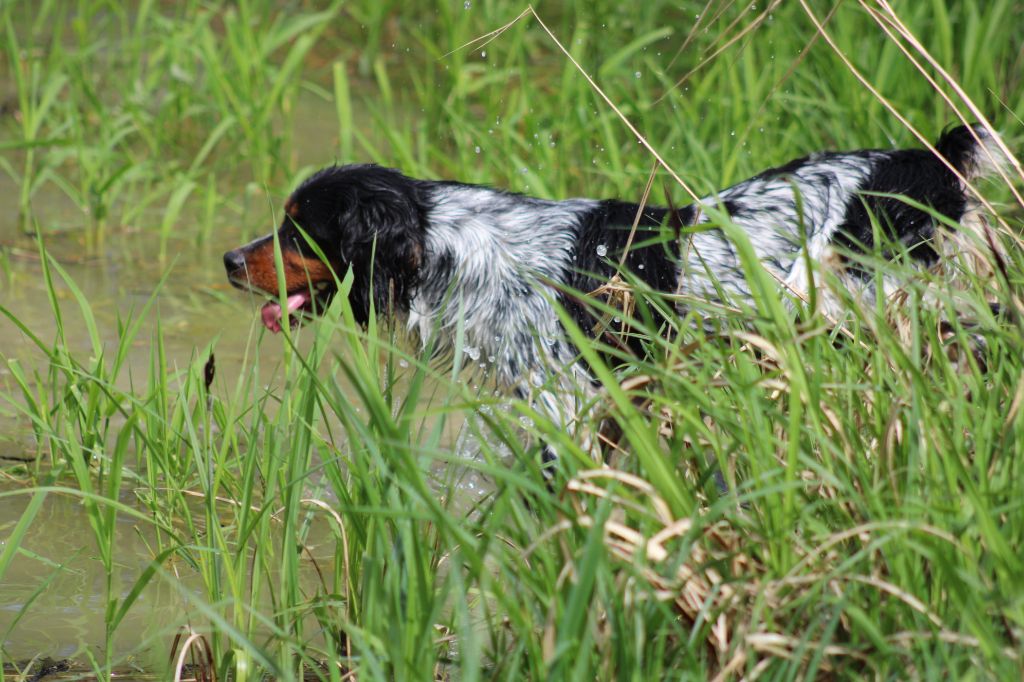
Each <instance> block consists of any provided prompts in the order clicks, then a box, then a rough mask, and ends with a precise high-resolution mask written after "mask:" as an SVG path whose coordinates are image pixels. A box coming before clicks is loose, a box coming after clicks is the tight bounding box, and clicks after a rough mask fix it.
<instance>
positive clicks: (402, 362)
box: [398, 358, 409, 367]
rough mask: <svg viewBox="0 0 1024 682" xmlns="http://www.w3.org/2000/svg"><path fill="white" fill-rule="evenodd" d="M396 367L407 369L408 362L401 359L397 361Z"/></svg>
mask: <svg viewBox="0 0 1024 682" xmlns="http://www.w3.org/2000/svg"><path fill="white" fill-rule="evenodd" d="M398 366H399V367H408V366H409V361H408V360H406V359H405V358H402V359H401V360H399V361H398Z"/></svg>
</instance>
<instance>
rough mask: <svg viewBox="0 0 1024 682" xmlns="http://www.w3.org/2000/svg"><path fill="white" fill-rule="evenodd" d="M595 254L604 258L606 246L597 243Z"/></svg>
mask: <svg viewBox="0 0 1024 682" xmlns="http://www.w3.org/2000/svg"><path fill="white" fill-rule="evenodd" d="M597 255H598V256H601V257H602V258H604V257H605V256H606V255H608V247H607V246H605V245H604V244H598V245H597Z"/></svg>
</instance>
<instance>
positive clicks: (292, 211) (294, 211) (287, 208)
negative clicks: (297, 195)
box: [284, 197, 299, 220]
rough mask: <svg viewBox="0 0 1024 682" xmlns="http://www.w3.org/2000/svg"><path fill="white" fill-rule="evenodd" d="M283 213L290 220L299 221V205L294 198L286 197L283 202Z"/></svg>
mask: <svg viewBox="0 0 1024 682" xmlns="http://www.w3.org/2000/svg"><path fill="white" fill-rule="evenodd" d="M284 212H285V213H287V214H288V215H289V216H290V217H291V219H292V220H298V219H299V204H298V203H297V202H296V201H295V199H294V198H292V197H288V199H287V201H285V202H284Z"/></svg>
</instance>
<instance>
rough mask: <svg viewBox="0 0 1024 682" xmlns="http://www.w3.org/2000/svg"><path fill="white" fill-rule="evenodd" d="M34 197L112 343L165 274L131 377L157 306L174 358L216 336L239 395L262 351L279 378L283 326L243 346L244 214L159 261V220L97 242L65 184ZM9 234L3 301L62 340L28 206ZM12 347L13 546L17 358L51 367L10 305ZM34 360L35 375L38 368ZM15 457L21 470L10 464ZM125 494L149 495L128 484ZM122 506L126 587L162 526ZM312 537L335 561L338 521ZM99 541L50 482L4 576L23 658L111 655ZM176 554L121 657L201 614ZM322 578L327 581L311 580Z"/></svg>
mask: <svg viewBox="0 0 1024 682" xmlns="http://www.w3.org/2000/svg"><path fill="white" fill-rule="evenodd" d="M16 196H17V187H15V186H14V185H13V183H11V181H10V180H9V179H7V178H6V177H2V176H0V198H2V197H16ZM273 202H277V203H280V201H279V198H269V199H268V198H266V197H264V198H263V202H262V203H263V205H265V206H267V207H268V208H267V210H266V217H265V218H264V219H263V220H262V222H263V223H265V224H264V225H263V226H262V227H257V228H256V229H253V230H250V231H249V232H250V233H253V232H257V231H268V230H269V229H271V227H272V225H271V222H270V220H271V213H270V209H269V206H270V205H271V204H272V203H273ZM11 203H12V204H13V203H14V202H13V201H12V202H11ZM35 204H36V205H37V206H38V207H39V214H40V216H41V218H40V227H41V229H42V232H43V233H44V235H45V236H44V239H45V244H46V247H47V249H48V251H49V252H50V254H51V255H52V256H53V257H54V258H55V259H56V260H57V261H58V262H59V263H60V264H61V266H62V267H63V268H64V269H65V270H66V271H67V273H68V275H69V276H70V277H71V278H72V279H73V280H74V282H75V284H76V285H77V286H78V287H79V288H80V289H81V291H82V292H83V294H84V295H85V297H86V298H87V299H88V301H89V304H90V306H91V308H92V310H93V313H94V315H95V317H96V323H97V326H98V328H99V332H100V334H101V336H102V337H103V339H104V343H105V344H109V346H110V347H113V346H115V345H116V339H117V329H118V320H119V318H120V319H122V320H124V319H125V318H127V317H128V316H129V314H131V313H132V311H134V312H135V313H138V311H140V310H141V308H142V307H143V305H144V304H145V303H146V301H147V300H148V299H149V298H150V296H152V294H153V292H154V288H155V287H156V285H157V283H158V282H159V281H160V279H161V277H162V276H164V275H165V274H166V276H167V278H166V282H165V284H164V286H163V288H162V289H161V290H160V292H159V294H158V296H157V301H156V306H155V307H154V309H153V310H151V311H150V313H149V314H148V315H147V318H146V320H145V322H144V324H143V327H142V331H141V332H140V333H139V334H138V336H137V338H136V341H135V343H134V344H133V346H132V348H131V351H130V355H129V358H128V361H127V363H126V370H124V371H122V373H121V376H120V378H119V381H120V382H123V384H124V386H122V387H123V388H127V387H129V386H130V385H131V383H129V382H135V385H137V386H145V385H147V383H148V374H149V365H150V359H151V353H152V339H153V335H154V334H155V330H156V319H157V316H159V320H160V324H161V329H162V336H163V339H164V343H165V347H166V354H167V359H168V364H169V366H170V367H172V368H173V367H177V368H185V367H187V366H188V364H189V363H191V362H194V361H195V360H196V358H197V357H198V354H200V353H202V352H204V350H203V349H204V348H205V347H207V346H208V345H209V344H211V343H213V344H215V353H216V364H217V378H216V380H215V382H214V384H213V389H212V390H213V392H214V393H215V394H219V395H221V396H227V395H230V393H231V391H233V390H234V387H235V381H236V380H237V378H238V377H239V375H240V373H241V372H242V370H243V368H245V367H250V366H251V365H252V363H253V362H256V363H258V365H259V371H260V376H261V377H268V378H270V379H269V380H270V382H271V385H273V377H274V374H275V369H276V368H278V367H279V366H280V363H281V358H282V345H281V343H280V341H279V338H278V337H269V334H267V337H269V338H263V339H262V342H261V343H260V346H259V353H258V354H257V355H256V356H255V358H253V357H249V358H246V357H245V353H246V347H247V344H248V345H249V346H250V348H251V346H252V340H253V335H259V334H261V333H265V332H263V330H262V328H261V326H260V322H259V307H260V305H261V303H262V301H261V300H258V299H256V298H255V297H252V296H249V295H246V294H244V293H242V292H239V291H237V290H235V289H233V288H232V287H231V286H230V285H229V284H228V283H227V281H226V279H225V277H224V272H223V265H222V261H221V258H222V253H223V251H224V250H226V249H228V248H232V247H233V246H236V245H238V244H239V243H241V242H242V241H243V239H244V238H245V237H244V236H243V230H242V228H241V225H240V224H235V225H232V224H226V225H223V226H221V227H220V228H219V231H218V232H217V233H216V234H215V235H213V236H212V237H211V238H210V239H209V240H208V241H207V242H206V243H204V244H197V243H196V241H197V240H196V239H195V236H194V235H191V234H188V233H180V234H177V235H175V236H173V237H172V239H171V241H170V242H169V244H168V246H169V248H168V249H167V252H168V254H170V256H169V258H168V259H167V260H166V261H163V262H161V261H160V260H159V258H158V255H157V254H158V251H159V238H158V236H157V235H156V230H155V229H154V228H153V227H152V226H139V227H132V226H129V227H123V228H118V229H110V230H109V231H108V233H107V234H106V237H105V240H104V241H103V243H102V244H96V243H90V241H89V240H87V239H86V237H87V232H86V231H85V230H84V229H82V228H81V227H80V226H81V225H82V224H83V223H85V222H87V221H86V220H84V218H83V216H81V215H80V214H77V213H76V209H74V207H73V206H70V205H68V202H67V200H66V199H64V198H63V197H62V196H61V195H60V194H59V193H56V192H55V191H53V190H52V189H47V190H46V191H40V192H39V194H37V196H36V198H35ZM239 222H240V221H239ZM0 247H2V249H3V254H4V263H3V265H4V267H3V268H2V269H0V300H2V305H3V306H4V307H5V308H7V310H9V311H10V313H11V314H12V315H13V316H15V317H16V318H17V319H18V320H20V321H21V322H22V323H23V324H24V325H25V326H26V327H28V328H29V329H30V330H31V331H32V332H33V333H34V334H36V335H37V336H38V337H39V338H40V339H41V340H42V342H43V343H44V344H49V343H52V342H53V340H54V338H55V333H56V324H55V321H54V314H53V311H52V308H51V304H50V302H49V300H48V295H47V287H46V283H45V281H44V277H43V269H42V266H41V262H40V257H39V252H38V249H37V245H36V243H35V239H34V238H33V237H30V236H27V235H24V234H21V233H19V231H18V229H17V226H16V216H15V215H14V214H13V213H12V212H10V211H9V212H7V213H6V214H5V215H4V216H3V220H2V221H0ZM54 282H55V289H56V292H57V296H58V299H59V302H60V305H61V310H62V316H63V318H64V320H65V327H66V330H67V331H66V334H67V339H68V341H69V345H71V346H72V347H71V348H70V351H71V352H72V354H73V355H75V356H76V357H78V358H80V359H87V358H88V357H89V356H90V354H91V344H90V341H89V336H88V333H87V329H86V325H85V324H84V322H83V320H82V316H81V314H80V312H79V308H78V304H77V302H76V301H75V298H74V296H73V294H72V291H71V289H70V288H69V287H68V286H67V285H66V284H65V283H64V282H62V281H61V279H60V277H59V276H58V275H57V274H56V273H54ZM311 336H312V335H311V334H307V335H305V338H304V339H300V344H299V346H300V349H301V348H303V347H304V346H308V345H309V344H308V341H310V340H311ZM303 341H305V343H303ZM249 352H250V353H251V352H252V351H251V349H250V351H249ZM0 356H2V360H3V362H2V363H0V393H2V394H3V396H4V397H5V399H4V400H3V401H2V404H0V550H2V538H4V537H5V536H7V535H8V534H9V533H10V531H11V530H12V529H13V527H14V525H15V524H16V523H17V522H18V520H19V519H20V518H21V515H22V512H23V511H24V509H25V506H26V505H27V503H28V501H29V499H30V497H31V493H28V492H26V493H25V494H18V492H19V491H22V490H26V486H27V485H28V484H27V482H26V479H25V478H24V477H23V476H20V475H17V474H15V473H13V472H14V470H15V469H14V468H16V467H18V463H19V462H24V466H27V467H29V469H30V470H32V467H34V465H33V464H32V463H31V462H32V460H33V459H34V457H35V456H36V446H35V443H34V439H33V436H32V430H31V424H30V422H29V420H28V419H27V418H26V417H24V416H21V415H19V413H18V411H17V407H16V405H17V403H18V401H19V400H20V398H19V396H20V389H18V388H17V387H16V385H15V384H14V382H13V379H12V376H11V371H10V369H9V367H8V365H7V361H8V360H16V361H17V362H18V363H19V364H20V365H21V366H23V367H25V368H26V369H27V370H30V369H31V368H33V367H38V368H40V371H43V372H45V365H44V364H43V362H44V359H45V357H44V355H43V354H42V352H41V351H40V350H39V349H38V348H36V347H35V346H34V345H33V343H32V342H31V341H30V340H29V339H28V338H27V337H26V336H25V335H24V334H22V333H21V331H19V330H18V329H17V327H16V326H15V325H14V324H13V323H12V322H11V321H10V320H9V319H7V318H6V317H0ZM27 373H28V374H29V376H32V375H31V372H30V371H29V372H27ZM449 431H450V437H449V441H450V442H451V443H452V444H455V443H459V444H461V447H463V448H465V449H466V451H467V453H468V452H471V451H472V450H473V448H474V446H473V445H472V444H471V443H470V444H466V440H465V439H460V438H459V436H458V434H457V431H458V429H457V425H452V427H451V428H449ZM456 447H459V446H456ZM5 469H6V470H7V471H11V472H12V473H10V474H5V473H4V471H5ZM63 484H67V482H63ZM483 487H484V483H483V481H482V480H481V479H480V478H479V477H477V476H469V477H467V478H466V479H464V481H463V483H462V484H461V489H462V490H463V491H464V492H465V494H466V495H467V497H470V498H475V497H476V496H477V495H478V494H479V493H480V492H481V491H482V489H483ZM4 493H13V494H8V495H5V494H4ZM328 499H329V498H328ZM122 502H124V503H125V504H128V505H135V506H137V505H138V502H137V500H136V499H135V497H134V495H133V494H132V493H131V492H130V488H128V487H126V488H125V492H124V493H123V495H122ZM119 518H120V519H121V520H120V523H119V527H118V530H117V533H116V540H115V542H116V546H117V548H118V553H117V557H116V559H117V565H118V569H117V575H116V576H115V579H116V581H117V582H118V583H119V584H121V585H122V586H123V590H125V591H127V590H129V589H130V586H131V585H132V583H133V582H134V580H135V579H136V578H137V577H138V576H139V574H140V573H141V572H142V571H143V569H144V568H145V567H146V566H147V565H148V563H149V561H150V560H151V558H152V555H153V549H152V548H153V546H154V545H153V540H154V538H153V537H151V536H152V530H151V528H149V527H148V526H146V525H145V524H139V523H137V522H136V521H135V520H133V519H130V518H127V517H124V516H123V515H122V516H120V517H119ZM310 539H311V542H312V544H313V545H314V546H315V545H317V544H318V543H320V542H321V541H323V544H324V548H325V549H324V556H322V557H316V559H317V561H318V563H320V564H321V568H325V569H326V568H328V567H329V566H330V562H331V561H332V560H333V556H334V551H333V546H332V545H331V544H330V543H331V542H332V540H331V539H330V536H329V532H328V529H327V527H326V524H325V525H324V527H323V528H321V529H319V533H317V532H316V531H314V532H313V535H311V538H310ZM94 543H95V540H94V534H93V531H92V529H91V528H90V526H89V523H88V520H87V517H86V514H85V512H84V509H83V507H82V505H81V503H80V501H79V499H78V498H75V497H71V496H68V495H61V494H50V495H48V496H47V498H46V500H45V502H44V503H43V507H42V510H41V511H40V512H39V514H38V516H37V517H36V518H35V520H34V522H33V524H32V526H31V528H30V530H29V532H28V534H27V536H26V538H25V541H24V542H23V543H22V547H21V550H22V551H21V552H20V553H19V554H18V556H16V558H15V559H14V561H13V563H12V564H11V566H10V567H9V569H8V570H7V572H6V575H5V576H4V580H3V585H2V586H0V642H2V645H3V658H4V659H5V660H7V661H19V660H20V661H24V660H28V659H30V658H32V657H34V656H37V655H39V656H49V657H52V658H55V659H63V658H68V657H72V658H76V659H77V660H79V661H81V660H83V656H84V654H85V652H86V650H89V651H91V652H92V653H93V654H94V655H96V656H101V650H102V644H103V631H104V627H103V623H104V608H105V607H104V599H105V596H104V594H105V581H106V573H105V571H104V569H103V566H102V564H101V562H100V561H99V560H98V559H97V558H96V550H95V544H94ZM173 562H174V560H172V566H170V567H166V566H165V568H170V569H173V570H175V571H176V572H177V573H178V575H179V576H180V583H179V587H178V588H174V587H172V586H170V585H169V584H168V583H167V582H166V581H162V580H154V581H153V582H151V583H150V586H149V587H148V588H147V589H146V590H145V591H144V592H143V594H142V596H141V597H140V599H139V601H138V602H137V603H136V604H135V605H134V606H133V607H132V609H131V610H130V611H129V613H128V615H127V617H126V620H125V621H124V622H123V623H122V624H121V625H120V627H119V628H118V629H117V632H116V637H115V640H114V645H115V650H116V651H117V652H120V653H124V652H136V654H135V655H134V656H135V657H134V658H132V659H130V660H124V661H121V662H120V663H121V664H122V665H127V666H129V667H130V666H132V665H138V666H142V667H143V668H145V669H148V670H152V669H153V668H154V667H159V666H161V665H162V664H163V662H164V661H165V660H166V655H167V648H168V646H169V645H170V642H171V641H172V640H173V637H174V634H175V630H176V628H177V626H178V625H179V624H182V623H184V622H186V621H185V619H186V617H187V614H188V613H190V612H193V613H194V610H190V609H188V608H186V607H187V605H186V603H185V602H186V600H185V598H184V597H183V595H182V591H181V590H182V589H184V590H191V589H196V590H198V589H199V586H200V583H199V580H198V577H197V576H195V575H194V574H193V572H192V569H191V568H189V567H188V566H187V565H185V564H184V563H183V562H180V561H179V562H177V563H176V565H175V564H173ZM307 569H308V571H309V573H310V575H309V576H307V577H308V579H309V580H310V581H315V578H316V576H315V573H314V569H313V568H312V567H310V566H307ZM310 588H311V591H315V585H313V584H312V583H311V584H310ZM268 608H269V605H268ZM170 624H174V625H170Z"/></svg>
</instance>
